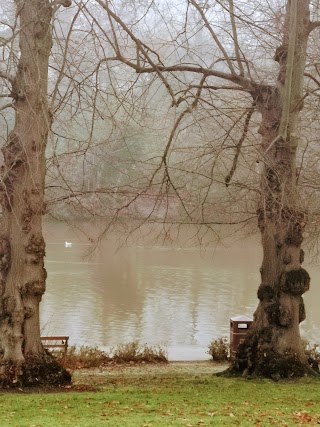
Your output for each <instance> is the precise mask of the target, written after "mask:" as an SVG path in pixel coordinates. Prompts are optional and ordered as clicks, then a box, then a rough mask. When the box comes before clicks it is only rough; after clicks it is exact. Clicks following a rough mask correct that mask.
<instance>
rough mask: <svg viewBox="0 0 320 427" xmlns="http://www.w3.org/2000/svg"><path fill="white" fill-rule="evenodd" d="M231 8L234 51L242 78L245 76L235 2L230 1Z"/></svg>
mask: <svg viewBox="0 0 320 427" xmlns="http://www.w3.org/2000/svg"><path fill="white" fill-rule="evenodd" d="M229 6H230V12H229V13H230V20H231V26H232V34H233V42H234V50H235V54H236V58H237V64H238V67H239V70H240V76H243V75H244V69H243V65H242V61H241V55H240V50H239V43H238V34H237V26H236V21H235V17H234V7H233V0H229Z"/></svg>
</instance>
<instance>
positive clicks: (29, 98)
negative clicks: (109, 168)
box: [0, 0, 70, 385]
mask: <svg viewBox="0 0 320 427" xmlns="http://www.w3.org/2000/svg"><path fill="white" fill-rule="evenodd" d="M16 3H17V15H18V18H19V27H20V58H19V63H18V67H17V73H16V76H15V78H14V83H13V88H12V90H13V95H14V97H15V103H14V108H15V117H16V120H15V126H14V129H13V131H12V132H11V133H10V135H9V138H8V141H7V144H6V145H5V147H4V148H3V149H2V153H3V157H4V166H3V167H2V170H1V175H2V188H1V190H2V192H1V195H2V200H1V202H2V224H1V230H0V286H1V288H0V289H1V300H0V351H1V356H2V358H1V361H0V381H1V383H2V384H3V385H10V384H13V383H15V384H24V385H31V384H41V383H50V382H52V383H62V382H65V381H70V375H69V374H68V373H67V372H65V371H64V370H63V369H61V367H60V366H59V365H58V364H57V363H56V362H55V361H54V360H53V359H52V358H50V357H49V356H48V355H47V354H46V352H45V350H44V348H43V347H42V345H41V341H40V323H39V303H40V301H41V297H42V295H43V293H44V291H45V282H46V270H45V268H44V256H45V243H44V239H43V236H42V216H43V213H44V210H45V206H44V181H45V149H46V143H47V137H48V131H49V128H50V120H51V117H50V114H49V109H48V105H47V86H48V61H49V55H50V51H51V46H52V38H51V18H52V7H51V5H50V2H49V0H17V2H16Z"/></svg>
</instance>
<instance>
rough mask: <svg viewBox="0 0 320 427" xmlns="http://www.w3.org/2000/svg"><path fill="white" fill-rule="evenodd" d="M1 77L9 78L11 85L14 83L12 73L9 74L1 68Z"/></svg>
mask: <svg viewBox="0 0 320 427" xmlns="http://www.w3.org/2000/svg"><path fill="white" fill-rule="evenodd" d="M0 78H2V79H4V80H7V81H8V82H9V83H10V84H11V85H13V84H14V77H13V76H12V75H10V74H8V73H7V72H6V71H1V70H0Z"/></svg>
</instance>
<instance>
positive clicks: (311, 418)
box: [0, 362, 320, 427]
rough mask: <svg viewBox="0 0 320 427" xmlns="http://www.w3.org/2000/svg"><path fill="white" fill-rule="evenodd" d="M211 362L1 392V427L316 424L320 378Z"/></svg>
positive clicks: (124, 370)
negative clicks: (270, 375) (264, 376)
mask: <svg viewBox="0 0 320 427" xmlns="http://www.w3.org/2000/svg"><path fill="white" fill-rule="evenodd" d="M219 369H221V367H220V368H219V365H218V366H217V365H214V364H212V363H211V362H198V363H170V364H169V365H161V366H159V365H155V366H150V365H140V366H127V367H108V368H105V369H103V370H99V369H92V370H81V371H76V372H75V373H74V385H73V386H72V387H71V388H67V389H62V390H61V392H59V391H56V392H46V393H42V392H39V391H36V392H32V393H31V392H30V391H28V390H22V391H20V390H18V391H16V392H2V393H1V392H0V426H1V427H11V426H12V427H31V426H33V427H40V426H42V427H52V426H53V427H54V426H58V427H64V426H68V427H77V426H79V427H86V426H88V427H89V426H90V427H99V426H112V427H116V426H119V427H127V426H128V427H129V426H130V427H136V426H139V427H149V426H150V427H151V426H152V427H156V426H189V427H190V426H244V427H245V426H269V425H275V426H300V425H309V426H312V425H317V424H320V381H319V380H317V379H309V378H306V379H302V380H299V381H289V382H278V383H273V382H271V381H268V380H244V379H228V378H221V377H216V376H214V375H212V372H214V371H218V370H219Z"/></svg>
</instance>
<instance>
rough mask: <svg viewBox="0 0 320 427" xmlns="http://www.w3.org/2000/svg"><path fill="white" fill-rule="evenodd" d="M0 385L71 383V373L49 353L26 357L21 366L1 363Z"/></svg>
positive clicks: (25, 385)
mask: <svg viewBox="0 0 320 427" xmlns="http://www.w3.org/2000/svg"><path fill="white" fill-rule="evenodd" d="M1 367H2V374H1V378H0V387H3V388H4V387H5V388H10V387H35V386H36V387H48V386H61V385H66V384H70V383H71V374H70V372H68V371H67V370H66V369H65V368H63V367H62V366H61V365H60V364H59V363H58V362H57V360H56V359H55V358H54V357H52V356H51V355H49V354H45V355H42V356H39V357H34V356H33V357H28V358H26V360H25V362H24V363H23V365H21V366H16V365H13V364H10V363H2V366H1Z"/></svg>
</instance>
